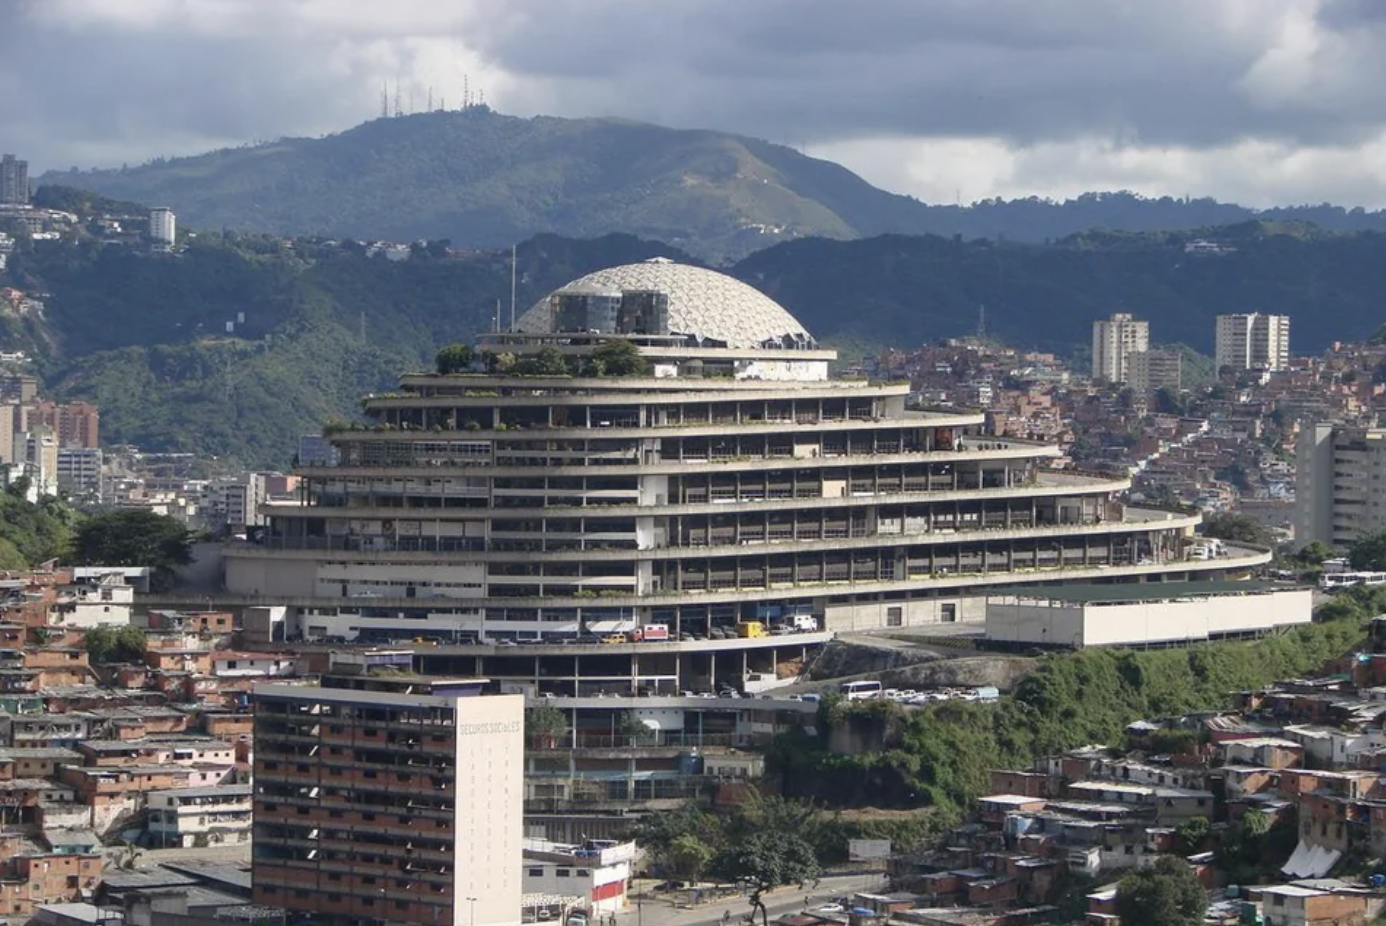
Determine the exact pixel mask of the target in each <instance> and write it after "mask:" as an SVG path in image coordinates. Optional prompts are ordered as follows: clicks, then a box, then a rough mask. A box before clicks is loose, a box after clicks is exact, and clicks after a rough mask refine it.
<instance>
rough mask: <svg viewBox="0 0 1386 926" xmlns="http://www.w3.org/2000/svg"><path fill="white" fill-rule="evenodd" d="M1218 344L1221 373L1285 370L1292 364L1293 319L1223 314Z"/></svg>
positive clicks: (1217, 355) (1220, 320)
mask: <svg viewBox="0 0 1386 926" xmlns="http://www.w3.org/2000/svg"><path fill="white" fill-rule="evenodd" d="M1214 341H1215V349H1214V356H1215V358H1216V361H1217V367H1218V369H1219V370H1221V369H1222V368H1223V367H1231V368H1232V369H1233V370H1238V371H1240V370H1265V371H1268V372H1274V371H1276V370H1283V369H1285V367H1286V365H1288V364H1289V362H1290V316H1288V315H1263V314H1261V313H1260V312H1251V313H1249V314H1241V315H1219V316H1218V319H1217V329H1216V332H1215V338H1214Z"/></svg>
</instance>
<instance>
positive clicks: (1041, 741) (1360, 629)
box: [771, 590, 1386, 817]
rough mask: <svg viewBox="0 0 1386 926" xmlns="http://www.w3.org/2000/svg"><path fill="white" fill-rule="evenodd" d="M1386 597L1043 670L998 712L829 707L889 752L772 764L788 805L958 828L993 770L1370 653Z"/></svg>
mask: <svg viewBox="0 0 1386 926" xmlns="http://www.w3.org/2000/svg"><path fill="white" fill-rule="evenodd" d="M1384 607H1386V591H1382V590H1373V591H1367V590H1360V591H1358V592H1355V593H1353V594H1352V595H1342V596H1338V597H1337V598H1335V599H1334V602H1333V603H1332V607H1329V608H1326V609H1324V610H1323V611H1322V612H1321V613H1320V615H1319V617H1320V619H1321V622H1319V623H1315V624H1313V625H1310V626H1306V627H1299V628H1295V629H1292V630H1290V631H1287V632H1284V633H1279V634H1276V635H1273V636H1270V637H1267V638H1265V639H1263V640H1260V641H1256V642H1252V643H1210V644H1202V645H1197V646H1191V647H1188V648H1184V649H1169V650H1155V651H1140V652H1136V651H1128V650H1111V649H1092V650H1084V651H1082V652H1078V653H1069V654H1063V655H1053V656H1047V657H1045V658H1044V660H1043V662H1042V663H1041V665H1040V667H1039V669H1038V670H1037V671H1036V672H1035V673H1034V674H1033V675H1031V676H1030V677H1028V678H1027V679H1025V680H1024V681H1023V682H1022V683H1021V684H1020V685H1019V686H1018V687H1017V690H1016V692H1015V694H1014V695H1013V696H1010V697H1006V698H1003V699H1002V700H1001V701H1000V702H999V703H997V704H994V705H989V704H979V703H968V702H946V703H943V704H940V705H937V706H935V707H931V708H926V709H922V710H912V711H906V710H904V709H902V708H900V707H899V706H898V705H895V704H893V703H891V702H857V703H854V704H848V703H847V702H844V701H841V700H840V699H837V698H830V699H828V700H825V701H824V703H823V705H822V708H821V711H820V714H821V719H820V724H819V726H820V728H822V729H824V730H825V731H830V730H831V729H833V728H834V727H835V726H837V725H842V724H852V725H859V726H861V727H862V728H864V729H866V730H868V731H869V730H873V729H874V730H876V731H877V732H878V733H879V732H880V731H882V730H884V731H885V733H886V740H885V746H886V748H884V749H883V750H880V751H872V752H863V753H857V754H839V753H831V752H828V751H827V750H826V749H825V748H824V745H823V743H824V740H822V739H819V738H817V737H808V736H802V735H800V736H794V737H787V738H784V739H782V741H781V742H780V744H779V745H778V747H777V748H776V750H775V751H774V753H773V754H772V756H771V767H772V770H773V772H774V773H775V774H776V775H778V777H779V779H780V782H781V785H782V787H783V789H784V793H786V794H787V795H789V796H792V797H797V798H809V799H813V800H815V801H819V802H821V803H823V804H824V805H825V806H829V807H844V806H846V807H851V806H872V807H916V806H921V805H929V806H934V807H937V808H938V809H939V810H940V811H941V812H943V813H945V815H947V816H950V817H955V816H956V815H958V814H959V813H961V812H962V811H963V810H964V809H965V808H968V807H970V806H971V804H972V803H973V802H974V801H975V800H976V798H977V797H979V796H981V795H983V794H985V793H986V791H987V788H988V777H987V771H988V769H992V768H1015V769H1028V768H1030V767H1031V766H1032V763H1033V762H1034V760H1035V759H1036V758H1037V757H1040V756H1044V755H1051V754H1054V753H1056V752H1060V751H1062V750H1065V749H1072V748H1075V747H1078V746H1085V745H1089V744H1107V745H1119V744H1121V742H1122V740H1123V731H1124V729H1125V727H1126V726H1127V725H1128V724H1130V723H1131V722H1133V721H1135V720H1139V719H1142V718H1153V717H1163V716H1171V715H1178V714H1181V713H1187V712H1192V711H1201V710H1212V709H1219V708H1225V707H1226V706H1227V696H1228V694H1229V693H1230V692H1233V691H1237V690H1242V689H1248V688H1254V687H1258V686H1262V685H1265V684H1267V683H1269V682H1271V681H1274V680H1275V679H1279V678H1287V677H1294V676H1299V675H1303V674H1305V673H1309V672H1314V671H1318V670H1319V669H1321V668H1322V667H1324V666H1325V665H1327V664H1329V663H1330V662H1332V661H1333V660H1336V659H1338V658H1339V657H1341V656H1342V655H1343V654H1344V653H1346V652H1348V651H1349V650H1350V649H1352V648H1353V647H1355V646H1358V645H1360V644H1361V643H1362V642H1363V639H1364V636H1365V625H1366V622H1367V620H1369V618H1370V616H1371V615H1374V614H1376V613H1378V612H1380V611H1381V610H1382V609H1383V608H1384Z"/></svg>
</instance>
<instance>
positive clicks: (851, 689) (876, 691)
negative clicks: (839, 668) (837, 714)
mask: <svg viewBox="0 0 1386 926" xmlns="http://www.w3.org/2000/svg"><path fill="white" fill-rule="evenodd" d="M841 691H842V693H843V694H844V695H846V696H847V700H848V701H869V700H871V699H873V698H879V697H880V696H881V683H880V682H845V683H843V685H842V689H841Z"/></svg>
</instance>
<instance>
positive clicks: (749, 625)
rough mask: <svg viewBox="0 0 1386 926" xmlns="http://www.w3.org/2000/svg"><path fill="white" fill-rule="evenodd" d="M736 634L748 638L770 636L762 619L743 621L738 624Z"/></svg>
mask: <svg viewBox="0 0 1386 926" xmlns="http://www.w3.org/2000/svg"><path fill="white" fill-rule="evenodd" d="M736 635H737V636H738V637H745V638H747V639H751V638H754V637H768V636H770V634H769V632H768V631H766V629H765V625H764V624H762V623H761V622H760V621H742V622H741V623H739V624H737V625H736Z"/></svg>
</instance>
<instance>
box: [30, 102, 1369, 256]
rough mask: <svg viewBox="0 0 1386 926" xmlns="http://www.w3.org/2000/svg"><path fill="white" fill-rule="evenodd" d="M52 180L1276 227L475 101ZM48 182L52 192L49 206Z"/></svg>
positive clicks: (345, 218)
mask: <svg viewBox="0 0 1386 926" xmlns="http://www.w3.org/2000/svg"><path fill="white" fill-rule="evenodd" d="M39 182H40V183H41V184H58V185H63V186H68V187H76V188H81V189H87V190H92V191H95V192H96V193H99V194H102V195H103V196H106V197H111V198H114V199H117V200H134V201H137V202H143V203H152V204H159V205H169V206H172V207H173V208H174V209H175V210H176V211H177V212H178V214H179V218H180V220H181V221H182V222H183V223H184V224H186V225H188V226H189V227H199V228H208V229H217V228H236V229H244V230H250V231H260V232H268V233H273V234H278V235H318V234H321V235H330V236H347V237H356V238H386V239H393V240H401V241H411V240H415V239H418V238H448V239H451V240H452V241H453V242H455V243H456V244H457V245H459V246H465V247H474V248H496V247H503V246H507V245H508V244H509V243H510V242H512V241H516V240H519V239H523V238H526V237H528V236H531V235H534V234H537V233H541V232H554V233H558V234H562V235H567V236H581V237H591V236H598V235H603V234H607V233H610V232H627V233H631V234H636V235H640V236H644V237H650V238H657V239H660V240H663V241H668V242H670V243H672V244H675V245H677V246H679V247H682V248H684V249H685V250H688V251H690V252H692V253H696V254H698V255H700V256H702V257H704V258H705V259H710V260H721V259H728V258H735V257H737V256H741V255H744V254H748V253H750V252H751V251H753V250H755V249H757V248H761V247H764V246H765V245H767V244H771V243H774V242H776V241H781V240H787V239H794V238H803V237H808V236H824V237H829V238H854V237H867V236H872V235H879V234H884V233H888V232H899V233H905V234H937V235H943V236H951V235H961V236H962V237H964V238H966V239H972V238H982V237H986V238H993V239H997V240H1002V239H1004V240H1011V241H1030V242H1044V241H1048V240H1056V239H1059V238H1063V237H1065V236H1068V235H1072V234H1075V233H1078V232H1083V231H1086V230H1088V229H1092V228H1112V229H1126V230H1130V231H1155V230H1171V229H1187V228H1199V227H1207V226H1215V225H1229V224H1233V223H1236V222H1243V221H1246V220H1248V219H1252V218H1256V217H1258V214H1257V213H1254V212H1252V211H1251V210H1247V209H1244V208H1242V207H1240V206H1235V205H1230V204H1224V203H1218V202H1216V201H1213V200H1210V199H1197V200H1190V199H1173V198H1170V197H1164V198H1161V199H1143V198H1141V197H1138V196H1135V195H1132V194H1129V193H1089V194H1085V195H1083V196H1080V197H1077V198H1076V199H1072V200H1068V201H1065V202H1053V201H1049V200H1043V199H1039V198H1035V197H1031V198H1029V199H1020V200H1011V201H1002V200H999V199H996V200H986V201H983V202H979V203H976V204H974V205H971V206H965V207H964V206H954V205H948V206H943V205H935V206H929V205H925V204H923V203H920V202H918V201H916V200H914V199H911V198H910V197H906V196H898V195H895V194H892V193H887V192H885V191H882V190H879V189H877V188H875V187H873V186H871V185H870V184H868V183H867V182H866V181H864V180H862V179H861V178H860V177H858V176H856V175H855V174H853V173H852V172H851V171H849V170H847V169H845V168H843V167H841V166H840V165H837V164H834V163H831V162H828V161H822V160H818V159H814V158H811V157H807V156H805V155H803V154H801V153H799V152H797V151H795V150H793V149H791V148H787V147H784V146H781V145H774V144H770V143H768V142H765V141H761V140H758V139H753V138H747V137H743V136H738V135H731V134H727V133H724V132H714V131H705V130H680V129H669V128H663V127H661V126H656V125H650V124H646V123H640V122H631V121H628V120H621V119H557V118H552V117H545V116H540V117H535V118H532V119H520V118H515V117H513V116H504V115H501V114H499V113H495V112H492V111H491V110H489V109H487V108H485V107H473V108H472V109H469V110H467V111H465V112H429V113H422V114H418V115H413V116H407V117H403V118H390V119H376V120H373V121H371V122H367V123H364V124H362V125H359V126H356V127H355V128H353V129H350V130H348V131H345V132H341V133H339V134H336V135H329V136H327V137H325V138H286V139H280V140H278V141H274V142H270V143H267V144H262V145H255V146H244V147H240V148H234V149H225V150H221V151H214V152H210V153H208V154H203V155H199V156H196V157H187V158H174V159H163V158H160V159H158V160H155V161H152V162H150V163H148V164H145V165H142V166H139V167H133V168H120V169H118V170H95V171H75V170H74V171H67V172H61V173H58V172H53V173H48V174H45V175H44V176H43V177H41V178H40V181H39ZM42 195H43V193H42V187H40V196H42ZM1259 216H1260V217H1262V218H1265V219H1267V220H1271V221H1298V222H1313V223H1317V224H1319V225H1321V226H1323V227H1325V228H1329V229H1332V230H1336V231H1360V230H1366V229H1376V230H1386V213H1382V212H1365V211H1363V210H1360V209H1356V210H1352V211H1346V210H1343V209H1341V208H1338V207H1334V206H1327V205H1325V206H1314V207H1297V208H1289V209H1276V210H1268V211H1266V212H1263V213H1260V214H1259Z"/></svg>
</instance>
